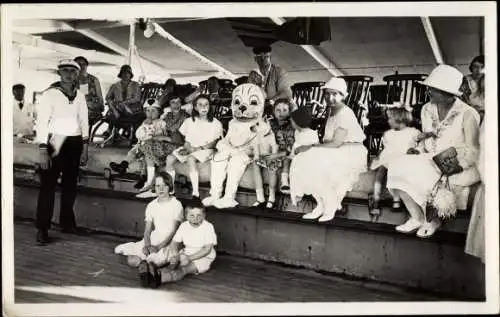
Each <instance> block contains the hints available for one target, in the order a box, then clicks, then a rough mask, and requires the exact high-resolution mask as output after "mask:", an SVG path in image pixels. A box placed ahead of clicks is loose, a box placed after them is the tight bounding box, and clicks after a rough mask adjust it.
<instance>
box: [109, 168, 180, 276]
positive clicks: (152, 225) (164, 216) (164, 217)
mask: <svg viewBox="0 0 500 317" xmlns="http://www.w3.org/2000/svg"><path fill="white" fill-rule="evenodd" d="M155 188H156V192H157V194H158V198H156V199H155V200H153V201H151V202H150V203H149V204H148V206H147V207H146V212H145V214H146V215H145V223H146V224H145V229H144V238H143V239H142V240H141V241H139V242H129V243H125V244H120V245H119V246H117V247H116V248H115V253H116V254H121V255H125V256H127V263H128V264H129V265H130V266H133V267H138V266H139V269H140V270H144V267H146V268H147V267H148V265H150V266H151V265H155V266H158V267H161V266H163V265H165V264H166V263H168V258H169V256H170V252H171V251H170V249H171V247H170V244H171V242H172V237H173V236H174V234H175V232H176V230H177V228H178V227H179V224H180V223H181V222H182V221H183V208H182V204H181V203H180V202H179V201H178V200H177V199H176V198H175V197H174V196H171V195H170V194H169V192H170V191H171V189H172V178H171V177H170V175H168V173H166V172H164V171H160V172H159V173H158V176H157V177H156V178H155ZM141 280H142V283H143V285H144V286H146V284H147V283H148V281H147V275H146V276H145V275H144V274H142V275H141Z"/></svg>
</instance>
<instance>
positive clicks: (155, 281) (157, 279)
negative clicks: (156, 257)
mask: <svg viewBox="0 0 500 317" xmlns="http://www.w3.org/2000/svg"><path fill="white" fill-rule="evenodd" d="M148 265H149V267H148V271H149V283H148V284H149V287H151V288H158V287H160V285H161V274H160V270H159V269H158V267H156V265H155V264H154V263H149V264H148Z"/></svg>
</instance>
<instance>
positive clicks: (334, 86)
mask: <svg viewBox="0 0 500 317" xmlns="http://www.w3.org/2000/svg"><path fill="white" fill-rule="evenodd" d="M321 89H331V90H336V91H338V92H340V93H341V94H342V95H343V96H344V98H345V97H347V95H348V94H349V93H348V92H347V84H346V82H345V80H344V78H340V77H332V78H331V79H330V80H329V81H327V82H326V84H325V85H324V86H323V87H321Z"/></svg>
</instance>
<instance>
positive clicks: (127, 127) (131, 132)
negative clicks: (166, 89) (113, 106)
mask: <svg viewBox="0 0 500 317" xmlns="http://www.w3.org/2000/svg"><path fill="white" fill-rule="evenodd" d="M161 90H162V85H161V84H158V83H146V84H143V85H141V101H140V104H141V107H142V105H143V104H144V103H145V102H146V100H147V99H150V98H156V97H158V96H159V95H160V93H161ZM110 111H111V110H109V109H108V110H107V112H106V114H105V115H104V116H103V118H102V119H101V120H99V122H98V123H97V124H95V125H94V127H93V128H92V132H91V134H90V141H91V142H93V141H94V138H95V137H96V132H97V130H98V129H99V128H100V127H101V126H102V125H103V124H104V123H106V124H108V125H109V124H111V122H110V120H109V115H110ZM144 118H145V116H144V114H142V113H140V114H139V113H138V114H137V115H134V116H132V117H122V118H120V121H119V123H118V125H116V126H113V129H112V132H111V134H110V135H109V136H108V137H106V138H105V139H104V140H103V141H102V142H101V143H99V144H98V145H99V146H100V147H101V148H104V147H105V146H106V145H108V144H115V142H116V141H117V140H116V139H115V138H113V136H114V135H115V134H117V133H119V132H120V131H122V133H121V134H119V135H118V137H119V138H122V139H124V138H125V139H127V140H128V146H131V145H132V144H133V143H134V141H135V130H136V129H137V128H138V127H139V126H140V125H141V123H142V121H143V120H144Z"/></svg>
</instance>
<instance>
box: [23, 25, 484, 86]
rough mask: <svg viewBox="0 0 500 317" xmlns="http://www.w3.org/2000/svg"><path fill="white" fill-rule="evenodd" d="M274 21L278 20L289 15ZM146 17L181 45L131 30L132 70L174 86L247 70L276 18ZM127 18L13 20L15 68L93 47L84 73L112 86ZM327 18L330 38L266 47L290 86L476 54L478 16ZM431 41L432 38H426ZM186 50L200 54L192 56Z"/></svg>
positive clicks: (122, 56) (463, 66)
mask: <svg viewBox="0 0 500 317" xmlns="http://www.w3.org/2000/svg"><path fill="white" fill-rule="evenodd" d="M279 19H281V21H282V22H284V21H287V20H290V19H293V18H279ZM152 21H153V22H155V23H157V24H158V25H159V26H160V27H161V28H162V30H163V31H165V32H168V34H169V35H170V36H172V37H174V38H175V39H176V40H177V41H179V42H180V43H182V44H183V45H184V47H180V46H179V44H178V43H177V42H176V43H174V42H172V41H171V40H169V39H165V38H163V37H162V36H160V35H159V33H158V32H157V33H155V34H154V35H153V36H152V37H150V38H146V37H145V36H144V33H143V31H142V30H141V29H139V27H136V28H135V43H136V46H137V49H138V52H139V54H140V56H141V58H140V63H139V60H135V61H133V63H132V64H133V68H134V71H135V73H136V75H141V67H140V66H141V65H142V68H143V69H144V72H145V73H146V75H147V80H148V81H149V80H152V81H161V82H163V81H164V80H165V79H167V78H168V77H169V76H171V77H174V78H175V79H177V81H178V82H180V83H187V82H191V83H197V82H198V81H200V80H203V79H206V78H207V77H209V76H212V75H216V76H220V77H225V78H228V75H227V74H224V73H223V72H221V70H220V69H224V70H227V72H228V73H231V74H233V75H234V76H235V77H238V76H242V75H246V74H248V72H249V71H250V70H251V69H254V68H255V67H256V64H255V62H254V60H253V56H252V50H251V47H248V46H245V43H246V44H247V45H248V43H251V41H252V40H256V39H257V40H259V39H260V40H264V41H265V40H266V39H271V40H272V36H273V35H272V32H271V31H270V30H271V29H272V28H273V26H275V25H276V23H278V22H277V21H276V18H274V19H272V18H268V17H262V18H237V19H236V18H189V17H186V18H155V19H154V20H152ZM426 21H427V24H426V23H425V22H426ZM129 23H130V20H128V21H127V20H92V19H83V20H81V19H72V20H40V19H32V20H28V19H24V20H15V21H14V32H15V33H14V37H13V41H14V44H15V47H16V48H17V50H15V54H14V55H15V62H16V63H18V66H20V67H21V68H22V67H28V68H31V69H33V68H34V69H37V70H38V71H49V70H51V69H53V68H54V66H53V65H56V63H57V60H58V59H60V58H62V57H64V56H68V57H73V56H76V54H77V53H79V52H81V53H82V55H85V54H84V53H85V52H86V50H89V51H95V52H92V53H90V52H88V54H87V55H86V57H87V58H88V59H89V61H90V63H91V65H90V67H89V72H92V73H96V74H97V75H99V76H101V77H102V78H103V80H102V81H104V82H105V83H106V82H110V83H111V82H113V81H115V80H116V74H117V71H118V69H119V67H120V65H121V64H123V63H125V61H126V55H127V50H128V46H129V35H130V34H129V33H130V27H129ZM329 23H330V28H331V40H330V41H325V42H322V43H321V45H319V46H312V47H310V49H309V50H305V49H304V48H303V47H301V46H299V45H295V44H290V43H287V42H283V41H279V40H278V41H275V42H274V43H273V44H272V47H273V55H272V59H273V61H274V62H275V63H276V64H278V65H280V66H282V67H283V68H285V69H286V70H287V71H288V72H289V76H290V81H291V82H292V83H294V82H302V81H323V80H327V79H328V78H329V77H330V76H332V74H333V73H334V71H338V72H339V73H342V74H345V75H368V76H372V77H374V83H380V82H382V77H383V76H385V75H389V74H393V73H394V72H396V71H397V72H399V73H428V72H430V70H431V69H432V68H433V67H435V66H436V64H437V56H436V54H438V55H440V57H441V58H442V60H443V62H444V63H446V64H450V65H454V66H456V67H457V68H458V69H460V70H461V71H462V72H464V73H468V69H467V67H468V64H469V62H470V60H471V59H472V58H473V57H474V56H476V55H479V54H480V53H481V51H482V43H481V42H482V24H483V18H482V17H430V18H428V19H426V20H425V19H422V18H421V17H331V18H329ZM429 25H430V27H431V31H432V32H431V34H429V28H428V27H429ZM432 36H433V37H432ZM32 37H38V38H39V40H38V41H36V40H34V39H33V38H32ZM432 38H434V42H433V41H432V40H431V41H430V39H432ZM49 44H50V45H52V44H54V45H52V46H53V47H50V45H49ZM63 45H65V46H68V47H71V48H72V49H73V50H72V49H66V47H65V46H63ZM185 47H188V48H189V49H190V51H186V49H185ZM436 47H437V50H436ZM78 49H80V50H81V51H79V50H78ZM311 50H312V51H313V52H311ZM192 51H194V52H197V53H198V54H199V55H201V56H203V57H204V58H205V59H204V60H202V59H200V58H199V56H195V55H193V54H192ZM78 55H80V54H78ZM318 56H319V57H318ZM207 61H208V62H207ZM325 65H326V66H325ZM328 65H331V67H328ZM217 66H218V67H220V68H218V67H217ZM334 67H336V69H334V71H332V69H333V68H334ZM327 68H329V69H327ZM105 83H104V86H106V84H105Z"/></svg>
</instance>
